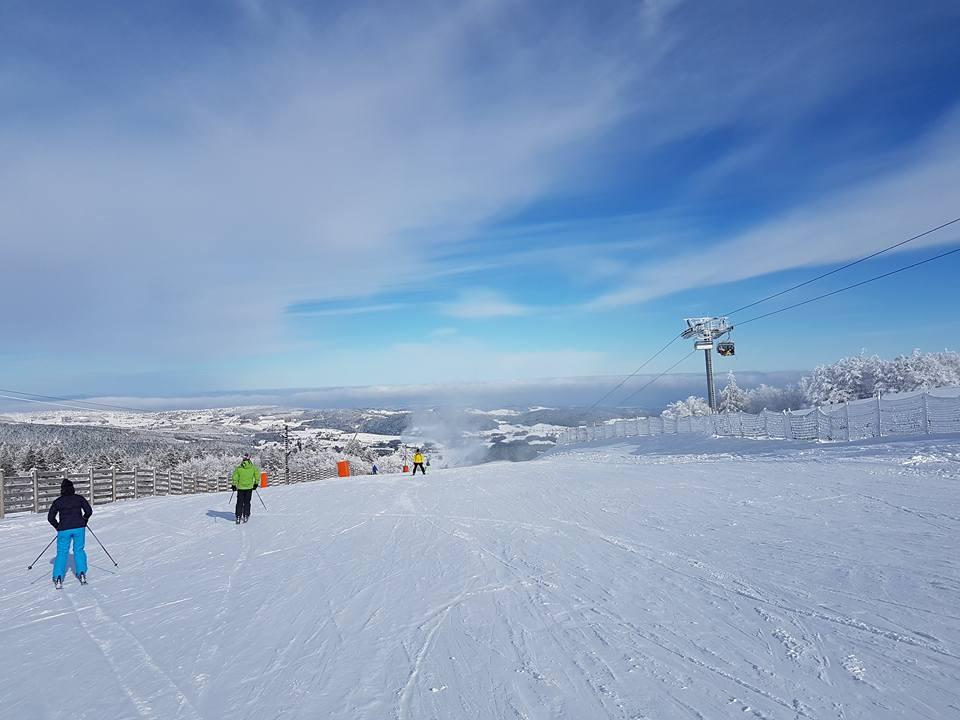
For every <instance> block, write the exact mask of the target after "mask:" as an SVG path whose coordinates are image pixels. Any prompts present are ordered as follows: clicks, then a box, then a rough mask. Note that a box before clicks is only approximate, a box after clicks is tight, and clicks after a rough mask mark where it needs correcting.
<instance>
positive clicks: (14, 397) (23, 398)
mask: <svg viewBox="0 0 960 720" xmlns="http://www.w3.org/2000/svg"><path fill="white" fill-rule="evenodd" d="M0 398H8V399H10V400H19V401H20V402H28V403H41V404H43V405H55V406H56V407H65V408H72V409H73V410H85V411H87V412H89V411H90V409H91V408H88V407H83V406H82V405H67V404H66V403H59V402H53V401H50V400H34V399H32V398H25V397H17V396H16V395H6V394H4V393H0Z"/></svg>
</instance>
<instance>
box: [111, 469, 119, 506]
mask: <svg viewBox="0 0 960 720" xmlns="http://www.w3.org/2000/svg"><path fill="white" fill-rule="evenodd" d="M116 501H117V469H116V468H110V502H116Z"/></svg>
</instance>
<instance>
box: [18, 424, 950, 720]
mask: <svg viewBox="0 0 960 720" xmlns="http://www.w3.org/2000/svg"><path fill="white" fill-rule="evenodd" d="M958 460H960V440H958V439H956V438H947V437H942V438H931V439H929V440H923V441H916V440H914V441H890V440H884V441H879V442H878V441H875V442H873V443H869V442H864V443H859V444H853V445H835V446H822V445H821V446H818V445H814V444H804V443H785V442H777V441H749V440H732V439H731V440H717V439H711V438H701V437H689V438H687V437H655V438H639V439H630V440H629V441H619V442H616V443H608V444H596V445H592V446H586V447H583V446H581V447H570V448H566V449H562V450H557V451H554V452H553V453H552V454H550V455H548V456H547V457H544V458H542V459H540V460H537V461H533V462H529V463H521V464H494V465H485V466H478V467H470V468H461V469H454V470H447V471H439V472H431V473H430V474H429V475H427V476H426V477H425V478H423V477H417V478H416V479H413V478H411V477H409V476H403V477H401V476H377V477H362V478H352V479H338V480H331V481H325V482H316V483H308V484H304V485H299V486H292V487H279V488H269V489H267V490H265V491H263V493H262V497H263V500H264V502H265V503H266V504H267V508H268V509H267V510H264V508H263V507H262V506H261V505H260V503H259V501H258V500H257V499H256V498H254V504H253V517H252V519H251V521H250V523H249V524H247V525H241V526H239V527H238V526H235V525H234V524H233V520H232V513H231V512H230V509H229V508H228V504H227V500H228V499H227V495H226V494H219V495H200V496H190V497H174V498H151V499H146V500H141V501H131V502H124V503H118V504H116V505H113V506H103V507H98V508H97V509H96V514H95V515H94V517H93V521H92V522H91V527H92V528H93V529H94V530H95V531H96V532H97V534H98V535H99V537H100V539H101V540H102V541H103V542H104V543H106V544H107V548H108V549H109V550H110V551H111V553H112V554H113V555H114V556H115V557H116V559H117V560H118V561H119V567H118V568H114V567H113V566H112V564H111V563H110V562H109V561H108V559H107V558H106V556H105V555H104V554H103V552H102V551H101V550H100V548H99V547H98V546H97V544H96V541H95V540H94V539H93V538H92V537H89V536H88V542H87V547H88V551H89V554H90V559H91V563H92V565H91V568H90V573H89V575H90V584H89V585H88V586H86V587H81V586H80V585H79V584H78V583H77V582H76V580H75V579H74V578H72V577H71V578H69V580H68V582H67V583H66V585H65V587H64V589H63V590H61V591H56V590H54V588H53V586H52V584H51V583H50V564H49V563H50V561H52V555H50V554H48V555H46V556H45V557H44V558H43V560H41V562H40V563H38V565H37V567H35V568H34V569H33V570H32V571H27V570H26V565H27V564H28V563H29V562H30V561H31V560H32V559H33V558H34V557H35V556H36V554H37V553H38V552H39V551H40V549H41V548H42V547H43V545H44V544H45V543H46V542H47V541H48V540H49V539H50V537H51V529H50V528H49V526H47V525H46V523H45V519H44V518H43V517H42V516H29V517H17V518H8V519H6V520H4V521H0V543H2V547H3V549H4V552H3V554H2V557H0V601H2V602H0V635H2V640H0V647H2V648H3V650H2V651H0V671H2V672H0V676H2V678H3V682H2V683H0V712H2V715H3V716H4V717H10V718H26V719H33V718H71V719H81V718H88V719H90V720H103V719H104V718H110V719H112V720H117V719H120V718H158V719H163V720H173V719H177V718H182V719H184V720H193V719H195V718H208V719H214V718H225V719H230V720H241V719H244V718H251V719H253V718H255V719H257V720H269V719H274V718H302V719H304V720H308V719H310V720H313V719H315V718H352V719H366V718H368V719H370V720H373V719H377V720H382V719H383V718H395V719H398V720H400V719H404V718H483V719H490V718H544V719H546V718H570V719H573V720H584V719H587V720H589V719H592V718H655V719H657V720H663V719H665V718H708V719H710V720H712V719H714V718H744V717H751V718H846V719H851V720H852V719H853V718H863V719H865V720H867V719H869V720H877V719H880V718H898V719H899V718H957V717H960V553H958V549H960V546H958V537H960V536H958V531H960V492H958V477H960V472H958V468H960V461H958Z"/></svg>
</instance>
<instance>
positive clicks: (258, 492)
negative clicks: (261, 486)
mask: <svg viewBox="0 0 960 720" xmlns="http://www.w3.org/2000/svg"><path fill="white" fill-rule="evenodd" d="M254 490H256V492H257V497H258V498H260V504H261V505H263V509H264V510H266V509H267V506H266V505H264V502H263V498H262V497H260V491H259V490H257V488H254Z"/></svg>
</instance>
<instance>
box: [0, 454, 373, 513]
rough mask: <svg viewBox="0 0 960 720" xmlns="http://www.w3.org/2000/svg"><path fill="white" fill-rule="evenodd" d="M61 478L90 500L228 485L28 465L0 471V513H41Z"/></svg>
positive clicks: (299, 476)
mask: <svg viewBox="0 0 960 720" xmlns="http://www.w3.org/2000/svg"><path fill="white" fill-rule="evenodd" d="M351 465H352V464H351ZM351 470H352V471H354V468H353V467H351ZM269 474H270V485H286V484H294V483H302V482H312V481H314V480H327V479H330V478H334V477H337V468H335V467H334V468H331V469H330V470H329V472H323V471H321V472H315V471H307V470H291V471H290V473H289V475H288V476H287V477H284V473H283V471H282V470H281V471H278V472H270V473H269ZM64 479H69V480H70V481H71V482H72V483H73V485H74V487H75V488H76V489H77V492H78V493H79V494H81V495H83V496H85V497H86V498H87V500H89V501H90V504H91V505H105V504H107V503H112V502H116V501H118V500H136V499H137V498H142V497H155V496H161V495H198V494H202V493H215V492H226V491H229V490H230V480H229V478H227V477H220V478H216V477H213V478H211V477H200V476H196V475H185V474H184V473H176V472H165V471H162V470H157V469H156V468H133V469H132V470H120V469H115V468H107V469H91V470H86V471H83V472H67V471H64V470H34V471H32V472H29V473H22V474H19V475H4V473H3V471H2V470H0V518H2V517H5V516H6V515H12V514H14V513H24V512H34V513H40V512H47V510H48V509H49V508H50V503H52V502H53V501H54V500H56V499H57V497H59V496H60V483H61V482H62V481H63V480H64Z"/></svg>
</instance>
